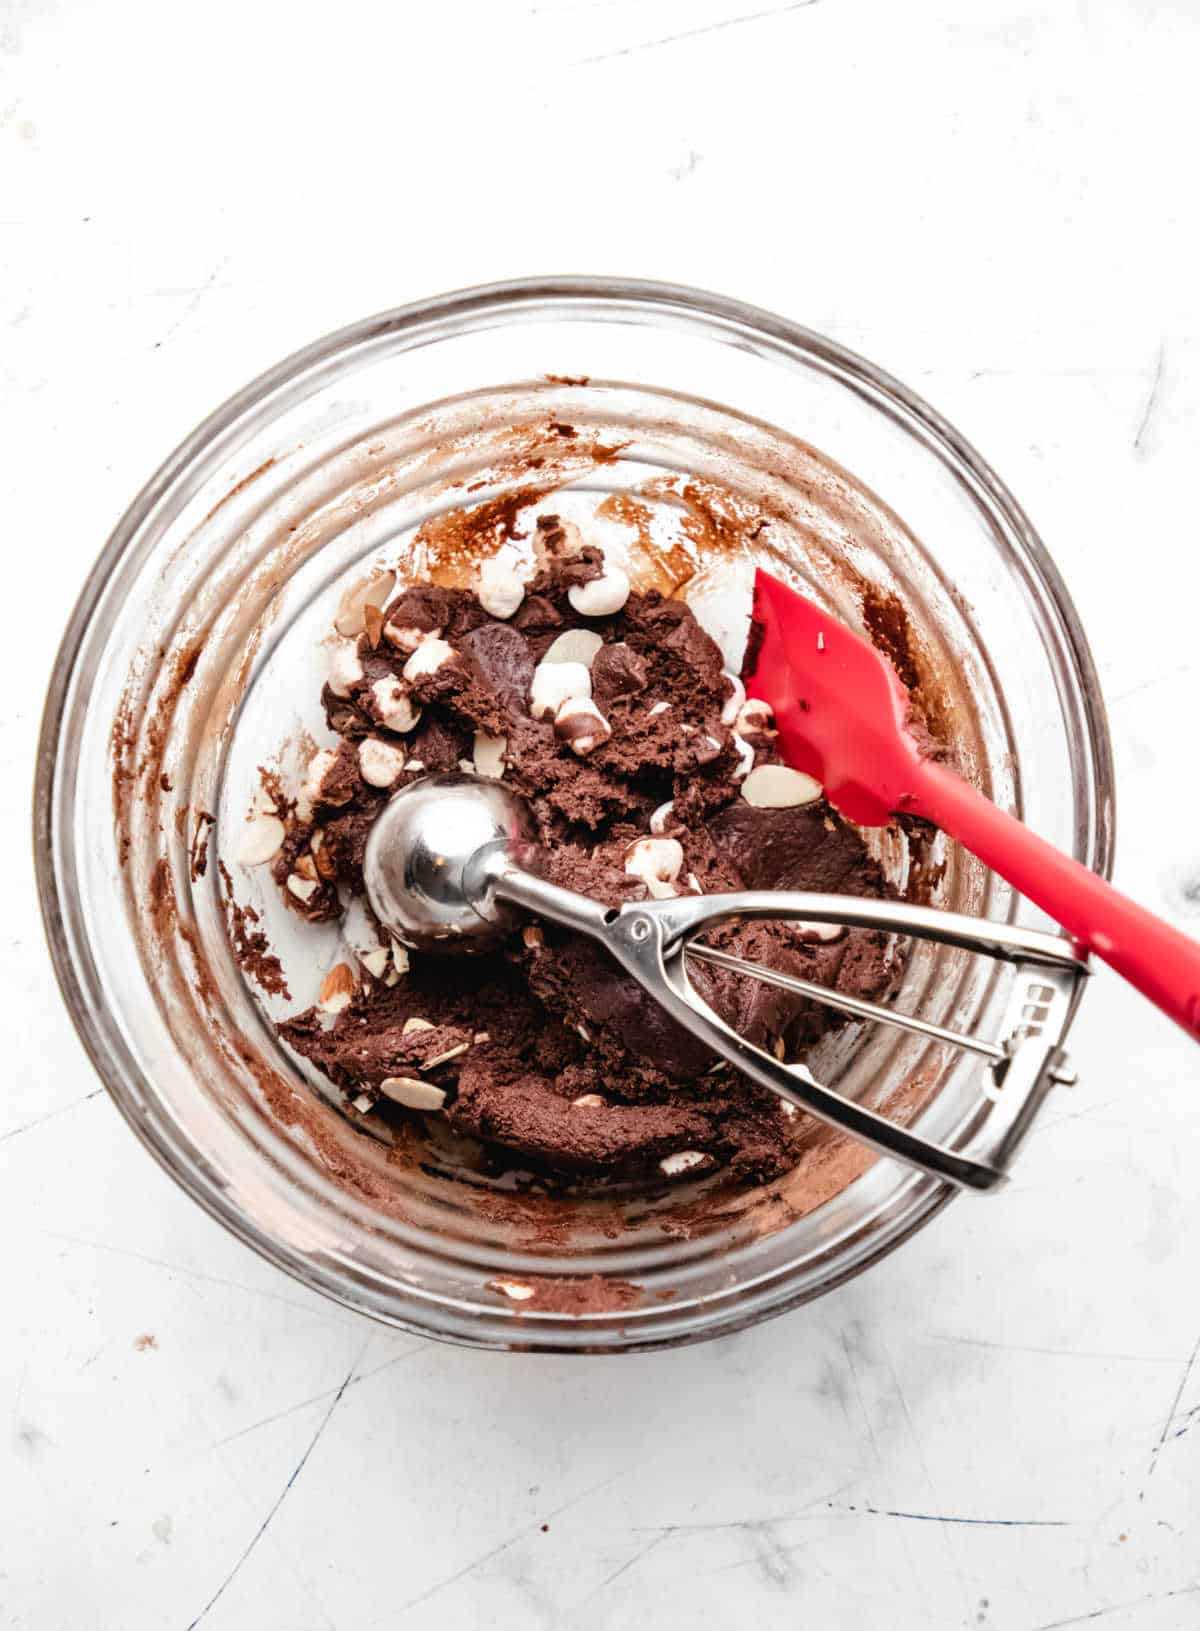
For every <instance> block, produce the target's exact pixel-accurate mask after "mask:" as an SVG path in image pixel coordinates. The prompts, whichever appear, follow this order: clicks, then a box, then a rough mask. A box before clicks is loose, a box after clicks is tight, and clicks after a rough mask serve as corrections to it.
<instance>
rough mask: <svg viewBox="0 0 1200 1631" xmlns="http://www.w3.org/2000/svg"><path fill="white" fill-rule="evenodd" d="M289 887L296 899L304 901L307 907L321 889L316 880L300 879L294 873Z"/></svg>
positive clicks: (288, 882)
mask: <svg viewBox="0 0 1200 1631" xmlns="http://www.w3.org/2000/svg"><path fill="white" fill-rule="evenodd" d="M287 886H288V888H289V890H290V891H291V892H292V894H293V895H295V897H296V899H297V900H302V901H303V902H304V903H305V905H307V904H308V902H309V901H310V900H311V899H312V898H313V896H314V895H315V894H316V892H317V890H318V889H319V888H320V887H321V886H320V884H319V883H318V882H317V880H316V879H315V878H298V877H297V876H296V874H295V873H294V872H293V873H292V874H291V875H290V876H289V878H288V881H287Z"/></svg>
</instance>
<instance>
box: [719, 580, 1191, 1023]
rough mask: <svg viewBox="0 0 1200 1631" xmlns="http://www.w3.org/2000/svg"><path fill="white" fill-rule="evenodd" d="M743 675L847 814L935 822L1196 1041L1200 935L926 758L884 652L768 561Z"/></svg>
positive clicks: (757, 591)
mask: <svg viewBox="0 0 1200 1631" xmlns="http://www.w3.org/2000/svg"><path fill="white" fill-rule="evenodd" d="M745 682H746V694H747V696H749V697H755V698H758V699H760V700H761V701H763V702H767V703H769V704H770V705H771V707H772V708H773V709H774V711H775V720H776V724H777V725H778V727H779V744H780V750H781V752H782V753H783V755H784V757H785V758H786V759H787V761H788V763H789V764H791V765H793V766H794V767H795V768H796V769H797V770H803V771H807V773H808V774H809V775H811V776H815V777H816V778H817V779H818V780H819V781H820V782H822V783H823V785H824V788H825V796H826V797H827V798H828V799H829V800H830V802H831V803H833V804H835V805H836V806H837V808H838V809H839V810H840V811H841V812H842V814H843V815H844V816H846V817H847V819H848V820H850V821H855V822H857V823H859V824H860V825H861V826H868V827H881V826H884V825H886V823H887V822H888V820H889V819H890V817H891V816H892V814H893V812H903V813H905V814H908V815H916V816H923V817H924V818H925V819H926V820H927V821H932V822H933V823H934V824H935V825H936V826H938V827H940V828H941V829H942V831H943V832H945V833H948V834H949V835H950V836H951V837H952V838H957V839H958V841H959V842H960V843H961V844H964V845H965V846H966V847H967V849H969V850H970V851H971V852H972V853H973V854H974V855H977V856H978V857H979V859H980V860H981V861H982V862H983V863H984V864H985V866H989V867H991V868H992V870H993V871H994V872H998V873H999V874H1000V876H1001V877H1002V878H1006V879H1007V880H1008V882H1009V883H1010V884H1012V885H1013V887H1014V888H1015V889H1019V890H1020V891H1021V893H1022V894H1023V895H1027V896H1028V897H1029V899H1030V900H1031V901H1034V902H1035V903H1036V904H1037V905H1038V906H1040V907H1041V908H1042V909H1043V911H1045V912H1048V913H1049V914H1050V916H1051V917H1052V918H1053V919H1054V920H1055V922H1056V923H1060V924H1061V925H1062V926H1063V928H1064V929H1066V931H1067V933H1068V934H1070V935H1071V936H1073V938H1074V939H1075V940H1076V941H1078V943H1079V944H1080V945H1081V946H1083V947H1085V948H1086V949H1087V950H1089V951H1093V952H1095V954H1096V956H1097V957H1101V958H1103V959H1104V961H1105V962H1106V963H1108V964H1109V966H1110V967H1111V968H1114V969H1115V970H1116V971H1117V973H1118V974H1120V975H1121V976H1122V978H1124V979H1126V980H1128V981H1129V982H1130V984H1131V985H1134V986H1136V987H1137V989H1138V990H1139V991H1140V992H1141V993H1142V995H1143V996H1146V997H1149V998H1150V1001H1151V1002H1153V1003H1157V1005H1158V1006H1159V1007H1160V1008H1161V1009H1162V1010H1163V1012H1164V1013H1166V1014H1169V1015H1170V1016H1171V1018H1172V1019H1173V1020H1175V1021H1176V1022H1177V1023H1178V1024H1180V1025H1182V1026H1183V1028H1184V1030H1185V1031H1187V1032H1188V1033H1189V1034H1190V1035H1191V1036H1192V1037H1194V1038H1196V1039H1197V1040H1200V944H1197V942H1196V941H1194V940H1189V939H1188V937H1187V936H1186V935H1184V934H1181V933H1180V932H1179V930H1178V929H1173V928H1172V927H1171V925H1170V924H1169V923H1164V922H1163V921H1162V920H1161V919H1160V918H1157V917H1155V916H1154V915H1153V913H1151V912H1147V911H1146V910H1145V909H1144V908H1143V907H1141V906H1136V905H1135V904H1134V903H1133V901H1131V900H1127V899H1126V898H1125V896H1124V895H1121V894H1118V892H1117V891H1116V890H1115V889H1113V888H1112V887H1111V886H1110V885H1109V884H1106V883H1105V882H1104V880H1103V879H1102V878H1098V877H1097V876H1096V874H1095V873H1094V872H1089V871H1088V869H1087V867H1085V866H1081V865H1080V864H1079V862H1078V861H1074V860H1072V859H1071V857H1070V856H1068V855H1064V854H1063V853H1062V852H1061V851H1060V850H1057V849H1055V848H1054V846H1053V845H1052V844H1048V843H1047V842H1046V841H1045V839H1044V838H1039V837H1038V836H1037V834H1036V833H1033V832H1030V830H1029V828H1028V827H1026V826H1023V825H1022V823H1021V822H1019V821H1017V820H1016V819H1015V817H1013V816H1010V815H1006V814H1005V812H1004V811H1003V810H1001V809H999V808H998V807H997V806H996V805H994V804H993V803H992V802H991V801H990V799H986V798H984V796H983V794H982V793H977V792H976V791H975V789H974V788H973V787H971V786H970V785H969V784H968V783H967V782H965V781H963V780H962V778H961V777H960V776H956V775H955V774H954V773H953V771H950V770H947V769H946V768H945V766H944V765H940V764H937V763H935V761H934V760H932V759H929V758H926V757H924V756H923V755H922V752H921V748H920V746H919V745H918V743H917V740H916V738H915V737H914V736H913V735H912V733H911V732H910V730H909V729H908V725H907V721H908V713H909V701H908V692H907V691H906V690H905V688H904V686H903V685H902V684H901V682H900V679H899V676H898V675H897V674H896V671H895V669H894V668H893V667H892V665H891V664H890V663H889V662H888V660H887V658H886V657H884V656H883V655H882V653H880V652H878V651H876V650H875V648H874V646H872V645H870V644H869V643H868V642H867V641H866V640H863V639H861V638H860V637H859V636H858V635H857V634H854V633H852V632H851V631H850V630H849V629H848V628H846V627H845V625H844V624H842V623H839V622H837V621H836V620H835V619H834V618H832V617H831V616H830V615H829V613H828V612H825V611H822V609H821V608H820V607H819V606H817V605H814V603H813V602H812V601H811V600H806V599H805V598H804V596H803V595H800V594H797V593H796V591H795V590H794V589H789V588H788V587H787V585H786V584H783V583H780V582H779V580H778V579H777V578H773V577H772V576H771V575H770V573H769V572H764V571H762V570H761V569H760V570H759V572H758V574H757V576H756V578H755V584H754V624H753V625H752V629H751V641H750V645H749V648H748V650H747V653H746V674H745Z"/></svg>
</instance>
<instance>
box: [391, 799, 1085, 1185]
mask: <svg viewBox="0 0 1200 1631" xmlns="http://www.w3.org/2000/svg"><path fill="white" fill-rule="evenodd" d="M538 862H539V850H538V847H537V845H536V843H535V842H534V839H533V836H532V825H531V822H530V819H529V815H528V812H527V810H526V809H525V806H524V805H523V804H522V802H521V801H520V799H518V798H516V797H515V796H514V795H513V794H512V793H510V792H509V790H508V789H507V788H505V787H503V786H502V785H501V784H500V783H499V782H494V781H485V780H481V779H479V778H477V777H474V776H468V775H457V774H455V775H446V776H428V777H425V778H424V779H423V780H421V781H419V782H414V783H412V784H411V786H409V787H406V788H404V789H402V790H401V791H400V792H399V793H397V794H396V795H395V797H393V798H392V799H391V801H390V802H389V803H388V805H387V806H386V808H385V809H384V810H383V812H382V813H381V815H380V817H379V819H378V820H377V821H376V823H375V826H374V828H373V829H372V832H371V836H370V838H369V840H368V843H367V850H366V858H365V863H364V868H363V876H364V880H365V883H366V887H367V894H368V897H369V899H370V902H371V906H372V909H373V910H374V912H375V914H376V916H377V917H378V918H379V920H380V921H381V922H382V923H383V924H384V925H385V927H386V928H388V929H389V930H390V931H391V932H392V933H393V934H395V935H396V937H397V938H398V939H399V940H401V941H402V942H403V943H404V944H405V945H407V946H410V947H413V948H414V949H416V950H420V951H437V952H453V951H470V950H480V949H483V948H485V947H488V946H492V945H495V944H496V943H497V942H498V941H500V940H502V939H503V938H504V937H505V935H507V934H508V933H510V932H511V931H512V929H513V928H514V927H515V926H516V925H517V924H518V923H519V922H520V921H521V918H522V916H523V914H530V913H531V914H533V915H534V916H536V917H541V918H548V919H549V920H550V921H551V922H553V923H558V924H561V925H562V926H563V927H564V928H567V929H573V930H575V932H576V933H578V934H585V935H589V936H590V937H591V938H592V939H593V940H595V941H598V942H599V944H600V945H602V946H603V947H604V949H605V950H606V951H607V952H608V953H609V955H610V956H611V957H612V958H614V959H615V961H616V962H617V963H619V964H620V966H621V967H622V968H623V969H624V970H625V971H626V973H627V974H629V975H630V976H631V978H633V979H635V980H636V981H637V982H638V984H639V985H641V986H642V988H643V989H644V990H645V991H646V992H648V993H649V995H650V996H651V997H653V998H654V1000H655V1001H656V1002H658V1003H659V1004H660V1005H661V1006H662V1007H663V1008H664V1009H665V1010H666V1011H667V1013H669V1014H670V1015H671V1017H672V1018H673V1019H674V1020H675V1021H676V1022H677V1023H678V1024H680V1025H682V1026H683V1027H684V1029H685V1030H687V1031H690V1032H691V1034H692V1035H693V1036H695V1037H698V1038H699V1039H700V1040H701V1041H703V1042H704V1043H706V1044H707V1046H708V1047H710V1048H711V1049H712V1051H713V1052H714V1053H716V1054H718V1055H719V1056H720V1057H721V1058H722V1059H724V1060H726V1061H727V1062H728V1063H729V1064H730V1065H732V1066H733V1067H734V1068H735V1069H736V1070H739V1071H741V1072H742V1074H743V1075H745V1076H748V1077H749V1078H750V1079H751V1081H754V1082H757V1083H758V1084H759V1085H760V1086H762V1087H767V1088H770V1090H771V1091H772V1092H773V1093H777V1094H778V1095H779V1097H780V1098H781V1099H786V1100H787V1101H788V1103H790V1104H793V1105H795V1106H796V1107H797V1108H798V1109H801V1110H806V1111H807V1112H808V1113H809V1114H810V1115H814V1116H818V1117H819V1118H820V1119H821V1120H823V1121H827V1122H830V1123H832V1124H833V1125H835V1126H837V1127H841V1128H843V1129H844V1130H845V1131H846V1132H848V1133H851V1134H852V1135H853V1136H854V1137H855V1138H858V1139H860V1140H861V1141H862V1142H863V1143H866V1144H869V1145H871V1146H872V1147H873V1148H874V1149H877V1150H879V1151H880V1152H881V1153H882V1154H884V1155H892V1156H896V1157H898V1158H899V1159H900V1160H902V1161H907V1162H908V1163H909V1164H910V1165H912V1166H914V1167H917V1168H919V1169H920V1170H921V1171H922V1172H925V1173H927V1174H929V1175H930V1176H931V1177H934V1178H939V1179H942V1180H944V1181H946V1182H948V1183H951V1184H955V1185H959V1186H961V1187H964V1188H968V1189H973V1190H979V1191H986V1190H990V1189H994V1188H996V1187H997V1186H998V1185H999V1184H1001V1183H1002V1182H1003V1181H1004V1178H1005V1175H1006V1169H1007V1167H1008V1165H1009V1163H1010V1162H1011V1160H1012V1157H1013V1155H1014V1154H1015V1152H1016V1149H1017V1146H1018V1145H1019V1143H1020V1141H1021V1140H1022V1138H1023V1137H1024V1135H1025V1133H1026V1132H1027V1131H1028V1129H1029V1127H1030V1125H1031V1123H1032V1121H1033V1118H1034V1116H1035V1114H1036V1112H1037V1109H1038V1107H1039V1106H1040V1104H1041V1102H1042V1100H1043V1099H1044V1098H1045V1097H1046V1095H1047V1094H1048V1092H1049V1091H1050V1088H1051V1086H1052V1085H1054V1083H1056V1082H1061V1083H1070V1082H1073V1081H1074V1076H1073V1074H1072V1073H1071V1072H1070V1071H1069V1069H1068V1068H1067V1066H1066V1060H1065V1058H1064V1055H1063V1053H1062V1051H1061V1049H1060V1048H1059V1047H1058V1045H1057V1040H1056V1039H1057V1037H1058V1036H1059V1035H1060V1034H1061V1032H1062V1030H1063V1028H1064V1027H1065V1024H1066V1022H1067V1020H1068V1018H1069V1016H1070V1013H1071V1011H1072V1009H1073V1007H1074V1001H1075V996H1076V990H1077V986H1078V984H1079V981H1080V977H1081V976H1082V975H1084V974H1086V973H1087V964H1086V961H1085V960H1084V959H1083V958H1082V957H1081V956H1080V955H1079V954H1078V953H1077V952H1076V951H1075V950H1074V949H1073V948H1072V947H1071V946H1070V945H1069V944H1068V942H1067V941H1066V940H1065V939H1063V938H1060V937H1059V936H1058V935H1054V934H1045V933H1042V932H1040V931H1038V930H1035V929H1019V928H1013V927H1010V926H1009V925H1007V924H999V923H989V922H986V921H984V920H983V919H979V918H971V917H963V916H960V915H959V914H957V913H953V912H941V911H934V910H931V909H929V908H927V907H920V906H909V905H905V904H903V903H895V902H892V901H878V900H862V899H859V898H858V897H857V896H851V895H810V894H802V893H789V892H786V891H775V890H756V891H746V892H743V893H738V894H718V895H686V896H676V897H673V898H671V899H668V900H649V901H638V902H635V903H630V904H627V905H625V906H623V907H621V908H620V909H619V910H616V909H613V910H609V909H606V908H605V907H603V906H600V905H599V904H598V903H597V902H595V901H593V900H589V899H588V898H587V897H586V896H584V895H577V894H575V893H573V892H572V891H571V890H568V889H561V888H559V887H558V885H556V884H552V883H548V882H547V881H546V880H545V879H544V878H542V877H539V876H538ZM747 919H776V920H789V919H791V920H799V921H801V922H803V923H804V924H806V925H814V926H815V925H820V924H833V925H840V926H844V927H846V928H859V929H881V930H884V931H885V932H887V933H894V934H901V935H915V936H918V937H923V938H926V939H929V940H934V941H939V942H941V943H942V944H944V945H950V946H958V947H960V948H962V949H963V950H966V951H972V952H978V953H981V954H982V955H985V956H989V957H994V958H998V959H1001V960H1003V961H1005V962H1009V963H1012V964H1015V965H1016V970H1017V977H1016V981H1015V986H1014V990H1013V993H1012V997H1011V999H1010V1005H1009V1019H1010V1025H1011V1027H1012V1029H1011V1034H1010V1035H1009V1036H1008V1037H1007V1039H1006V1040H1005V1041H1003V1042H991V1041H985V1040H983V1039H981V1038H979V1037H974V1036H965V1035H962V1034H961V1033H959V1032H956V1031H950V1030H946V1029H944V1028H943V1027H942V1026H939V1025H933V1024H930V1023H929V1022H928V1021H926V1020H921V1019H916V1018H914V1017H913V1016H911V1015H907V1014H902V1013H897V1012H896V1011H895V1010H893V1009H891V1008H888V1007H884V1006H882V1005H880V1004H878V1003H873V1002H867V1001H864V1000H863V999H862V998H859V997H851V996H848V995H845V994H843V993H842V992H839V991H834V990H830V989H829V988H828V987H826V986H822V985H816V984H813V983H811V982H810V981H807V980H801V979H796V978H794V977H793V976H792V975H788V974H781V973H777V972H776V971H775V970H774V969H770V968H764V967H762V966H760V965H759V964H757V963H749V962H745V961H744V960H743V959H741V958H739V957H734V956H731V955H730V954H729V953H727V952H724V951H721V950H719V949H718V948H716V947H712V946H707V945H705V944H703V943H702V942H701V941H698V940H697V938H696V937H697V936H698V935H701V934H703V933H704V932H705V931H706V930H708V929H711V928H714V927H716V925H718V924H721V923H736V922H743V921H746V920H747ZM689 958H696V959H697V960H699V961H702V962H708V963H712V964H715V965H717V966H719V967H721V968H724V969H727V970H729V971H731V972H733V973H735V974H742V975H746V976H748V977H750V978H754V979H759V980H764V981H766V982H767V983H768V984H769V985H773V986H777V987H779V988H781V989H783V990H786V991H791V992H794V993H795V994H797V995H799V996H804V997H808V998H810V999H813V1000H815V1001H818V1002H824V1003H827V1004H829V1005H830V1006H831V1007H834V1008H838V1009H840V1010H841V1011H842V1012H844V1013H849V1014H852V1015H854V1016H855V1017H856V1018H859V1019H873V1020H879V1021H881V1022H883V1023H884V1024H888V1025H895V1026H899V1027H900V1028H901V1029H903V1030H909V1031H916V1032H919V1033H920V1034H921V1035H923V1036H927V1037H931V1038H933V1039H935V1040H938V1041H941V1042H948V1043H952V1044H953V1045H955V1046H957V1047H960V1048H965V1049H968V1050H970V1051H971V1052H973V1053H975V1054H977V1055H979V1056H981V1057H982V1058H983V1059H984V1060H985V1061H986V1062H987V1063H986V1068H987V1071H988V1079H987V1081H986V1083H985V1089H984V1091H985V1095H986V1097H987V1098H989V1099H992V1100H994V1104H993V1107H992V1108H991V1110H990V1111H989V1113H988V1114H987V1115H986V1116H984V1117H982V1118H975V1119H977V1120H978V1119H982V1125H981V1126H979V1127H978V1130H977V1131H972V1130H970V1129H968V1132H967V1134H966V1136H965V1137H964V1139H963V1141H962V1143H961V1145H959V1146H957V1147H954V1148H951V1147H949V1146H948V1145H943V1144H936V1143H933V1142H931V1141H930V1140H928V1139H925V1138H922V1137H920V1136H919V1135H918V1134H917V1133H915V1132H913V1131H911V1130H910V1129H908V1128H905V1127H901V1126H898V1125H897V1124H896V1123H894V1122H892V1121H889V1120H888V1119H887V1118H886V1117H885V1116H881V1115H879V1114H878V1113H877V1112H876V1111H874V1110H871V1109H868V1108H867V1107H866V1106H865V1105H861V1104H857V1103H855V1102H854V1101H853V1100H852V1099H847V1098H844V1097H843V1096H842V1095H841V1094H839V1093H835V1092H833V1091H832V1090H831V1089H829V1088H827V1087H822V1086H821V1085H820V1084H819V1083H818V1082H815V1081H814V1080H813V1079H812V1077H811V1076H810V1074H809V1073H808V1071H807V1070H806V1069H805V1067H804V1066H803V1065H786V1064H783V1063H781V1062H780V1061H779V1060H777V1059H776V1058H774V1057H773V1055H771V1054H769V1053H765V1052H764V1051H763V1050H762V1049H761V1048H759V1047H756V1046H755V1045H754V1044H753V1043H750V1042H748V1041H746V1039H745V1038H744V1037H742V1036H740V1035H739V1034H738V1033H737V1032H736V1031H734V1030H733V1029H732V1028H731V1027H730V1026H728V1025H727V1024H726V1023H725V1021H724V1020H722V1019H721V1018H720V1016H719V1015H718V1014H717V1013H715V1012H714V1010H713V1009H712V1008H711V1007H710V1006H709V1005H708V1003H706V1002H705V1001H704V999H703V998H702V997H701V996H700V994H699V993H698V992H697V991H696V990H695V988H694V987H693V986H692V984H691V981H690V980H689V979H688V974H687V961H688V959H689Z"/></svg>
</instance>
